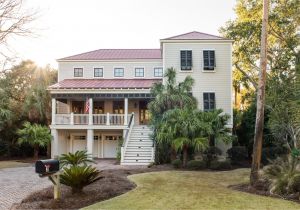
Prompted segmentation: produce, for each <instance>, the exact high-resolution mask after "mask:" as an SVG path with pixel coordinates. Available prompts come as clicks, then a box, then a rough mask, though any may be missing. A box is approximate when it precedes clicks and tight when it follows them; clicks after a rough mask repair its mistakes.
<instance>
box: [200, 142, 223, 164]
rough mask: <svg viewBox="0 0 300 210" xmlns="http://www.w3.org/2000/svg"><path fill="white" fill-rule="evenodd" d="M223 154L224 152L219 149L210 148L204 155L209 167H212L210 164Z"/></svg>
mask: <svg viewBox="0 0 300 210" xmlns="http://www.w3.org/2000/svg"><path fill="white" fill-rule="evenodd" d="M221 154H222V150H221V149H219V148H218V147H214V146H212V147H209V148H207V149H206V150H205V151H204V153H203V159H204V160H205V162H206V163H207V166H208V167H209V166H210V163H211V162H212V161H214V160H217V158H218V156H219V155H221Z"/></svg>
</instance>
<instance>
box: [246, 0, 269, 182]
mask: <svg viewBox="0 0 300 210" xmlns="http://www.w3.org/2000/svg"><path fill="white" fill-rule="evenodd" d="M268 17H269V0H263V17H262V31H261V48H260V73H259V81H258V89H257V105H256V121H255V134H254V143H253V155H252V166H251V173H250V184H251V186H254V185H255V184H256V183H257V182H258V180H259V173H258V171H259V169H260V161H261V153H262V142H263V130H264V107H265V86H266V74H267V48H268V47H267V46H268V44H267V40H268V39H267V38H268Z"/></svg>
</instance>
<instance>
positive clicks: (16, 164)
mask: <svg viewBox="0 0 300 210" xmlns="http://www.w3.org/2000/svg"><path fill="white" fill-rule="evenodd" d="M29 165H30V164H29V163H22V162H18V161H13V160H5V161H0V169H3V168H16V167H26V166H29Z"/></svg>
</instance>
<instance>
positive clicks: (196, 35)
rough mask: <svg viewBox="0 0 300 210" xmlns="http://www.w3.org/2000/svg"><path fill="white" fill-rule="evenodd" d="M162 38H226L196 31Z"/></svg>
mask: <svg viewBox="0 0 300 210" xmlns="http://www.w3.org/2000/svg"><path fill="white" fill-rule="evenodd" d="M163 40H227V39H226V38H223V37H220V36H215V35H211V34H206V33H202V32H198V31H192V32H189V33H185V34H180V35H177V36H172V37H169V38H165V39H163Z"/></svg>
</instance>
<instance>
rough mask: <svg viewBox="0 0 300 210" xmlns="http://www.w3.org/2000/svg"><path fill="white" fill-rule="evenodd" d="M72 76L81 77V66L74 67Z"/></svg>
mask: <svg viewBox="0 0 300 210" xmlns="http://www.w3.org/2000/svg"><path fill="white" fill-rule="evenodd" d="M74 77H83V68H74Z"/></svg>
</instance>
